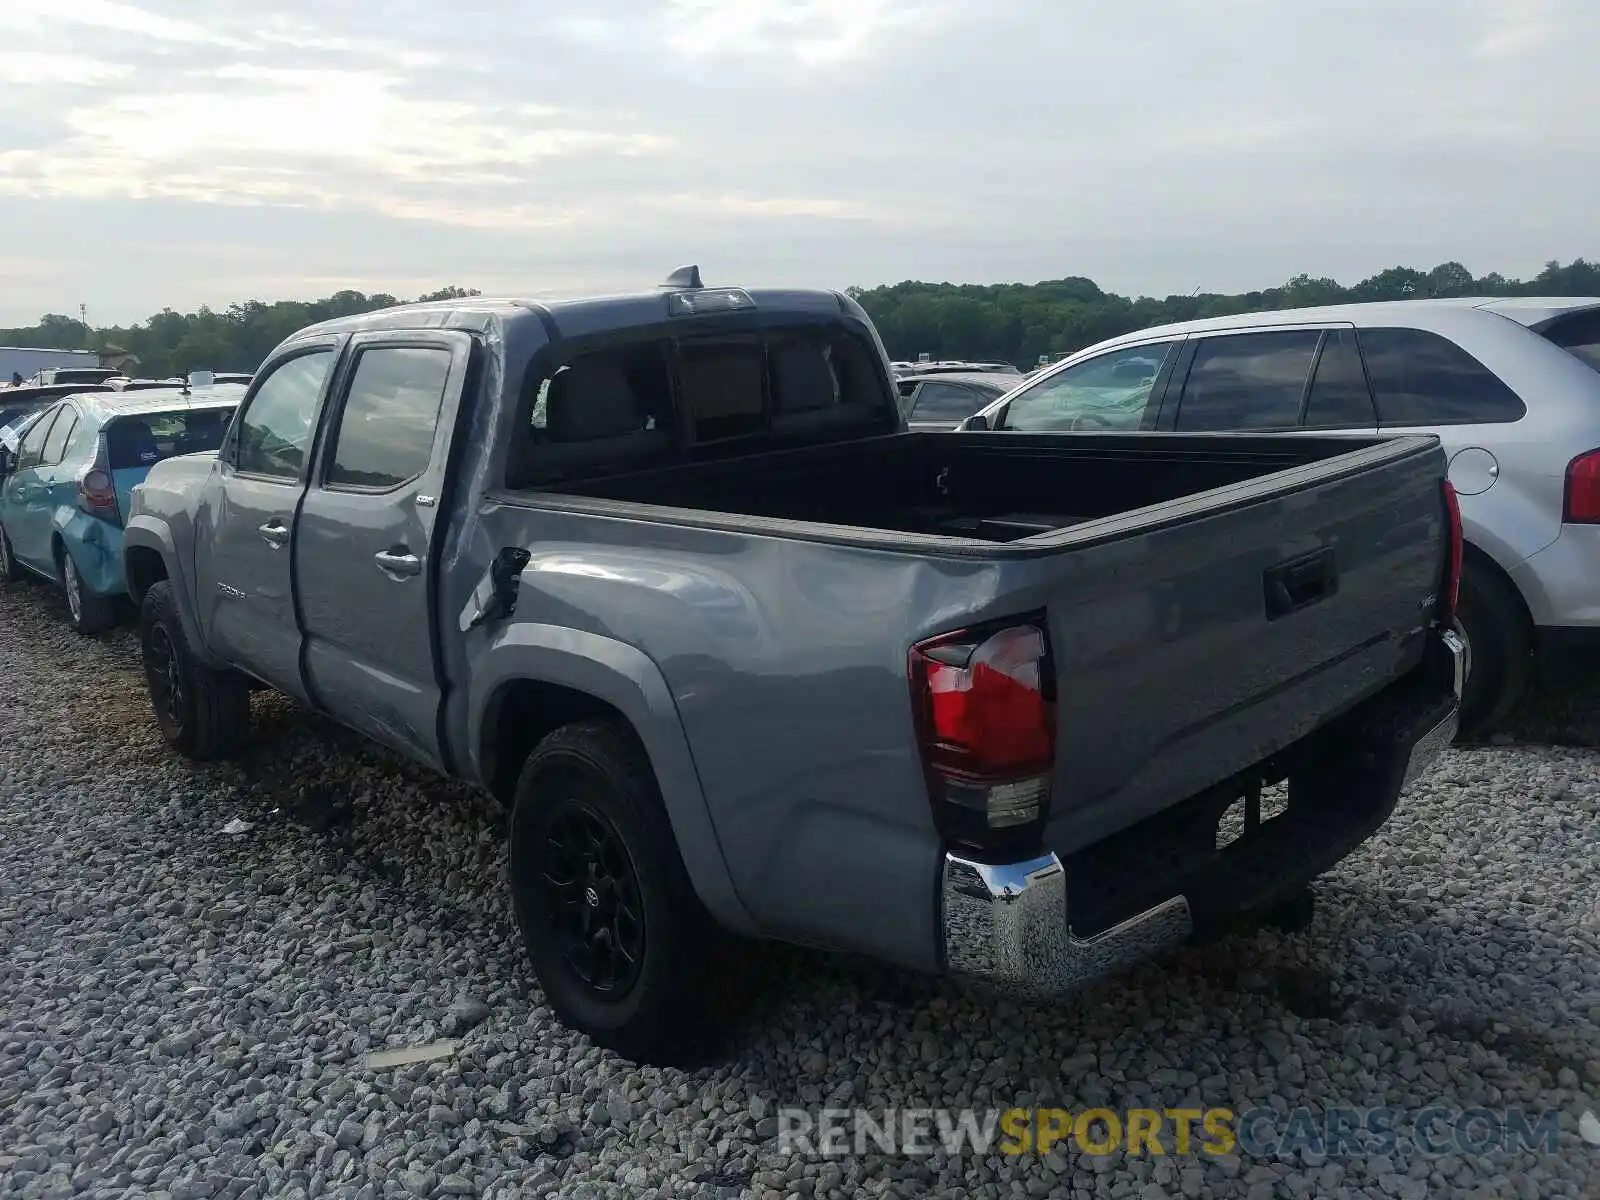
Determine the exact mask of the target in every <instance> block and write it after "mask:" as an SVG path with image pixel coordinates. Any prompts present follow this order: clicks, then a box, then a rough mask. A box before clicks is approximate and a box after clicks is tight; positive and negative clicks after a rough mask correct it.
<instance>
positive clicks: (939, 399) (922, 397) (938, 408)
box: [911, 383, 998, 421]
mask: <svg viewBox="0 0 1600 1200" xmlns="http://www.w3.org/2000/svg"><path fill="white" fill-rule="evenodd" d="M997 394H998V393H995V392H987V393H986V392H979V391H976V390H974V389H972V388H967V387H961V386H960V385H959V384H954V383H925V384H923V385H922V390H921V391H920V392H918V393H917V406H916V408H915V409H913V410H912V412H911V416H912V419H913V420H917V421H962V420H965V419H966V418H967V417H970V416H971V415H972V414H973V413H975V412H977V411H978V410H979V409H980V408H982V407H983V406H984V405H985V404H987V403H988V402H989V401H990V400H993V399H994V398H995V396H996V395H997Z"/></svg>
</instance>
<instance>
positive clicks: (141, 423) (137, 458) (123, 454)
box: [105, 408, 233, 471]
mask: <svg viewBox="0 0 1600 1200" xmlns="http://www.w3.org/2000/svg"><path fill="white" fill-rule="evenodd" d="M232 417H233V410H232V409H231V408H201V409H192V410H188V411H181V412H154V413H140V414H138V415H137V416H130V417H118V418H117V419H116V420H115V421H112V422H111V423H109V424H108V425H107V426H106V428H105V435H106V454H107V456H108V457H109V459H110V461H111V469H112V470H113V471H126V470H130V469H132V468H135V467H151V466H154V465H155V464H156V463H158V462H161V461H162V460H163V459H167V458H173V457H175V456H177V455H179V454H200V453H204V452H206V451H214V450H216V449H217V447H218V446H220V445H222V439H223V437H224V436H225V435H226V434H227V432H228V422H229V421H230V420H231V419H232Z"/></svg>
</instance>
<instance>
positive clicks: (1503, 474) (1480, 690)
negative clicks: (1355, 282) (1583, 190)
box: [961, 298, 1600, 735]
mask: <svg viewBox="0 0 1600 1200" xmlns="http://www.w3.org/2000/svg"><path fill="white" fill-rule="evenodd" d="M961 428H962V429H963V430H968V431H972V430H983V429H994V430H1007V429H1015V430H1114V431H1122V432H1126V431H1133V430H1178V431H1193V430H1218V431H1220V430H1251V431H1255V430H1259V431H1263V432H1265V431H1269V430H1303V431H1305V432H1307V433H1311V432H1316V433H1321V434H1326V433H1339V432H1344V431H1349V432H1358V433H1376V432H1378V431H1379V430H1383V431H1391V430H1392V431H1394V432H1424V433H1434V434H1437V435H1438V436H1439V438H1440V440H1441V442H1442V443H1443V444H1444V449H1445V452H1446V453H1447V454H1448V455H1449V456H1450V482H1451V483H1452V485H1454V487H1455V489H1456V493H1457V494H1458V495H1459V496H1460V500H1461V514H1462V521H1463V524H1464V526H1465V532H1466V540H1467V551H1466V566H1465V571H1464V577H1463V584H1462V596H1461V609H1460V619H1461V622H1462V625H1463V626H1464V630H1465V633H1466V635H1467V640H1468V641H1469V643H1470V644H1471V649H1472V669H1471V676H1470V678H1469V680H1468V683H1467V695H1466V696H1465V697H1464V699H1463V706H1462V724H1463V732H1464V733H1466V734H1469V735H1471V734H1482V733H1484V732H1486V731H1487V730H1488V729H1490V728H1491V727H1492V726H1493V725H1494V723H1495V722H1496V721H1498V720H1499V719H1500V718H1501V717H1503V716H1504V715H1505V714H1506V712H1507V711H1509V709H1510V708H1511V706H1512V704H1513V703H1514V702H1515V701H1516V699H1517V696H1518V695H1519V694H1520V692H1521V690H1522V687H1523V684H1524V683H1525V682H1526V680H1527V678H1528V674H1529V670H1530V668H1531V666H1532V664H1533V662H1534V660H1535V657H1536V655H1537V656H1538V657H1539V658H1542V659H1545V660H1546V661H1549V662H1551V663H1553V664H1556V663H1559V662H1561V661H1563V660H1565V659H1566V658H1567V647H1569V646H1575V645H1578V644H1586V645H1593V646H1600V298H1582V299H1574V298H1552V299H1536V298H1517V299H1487V300H1485V299H1462V300H1408V301H1398V302H1392V303H1378V304H1348V305H1339V306H1336V307H1329V308H1303V309H1292V310H1286V311H1280V312H1264V313H1247V314H1241V315H1238V316H1232V317H1218V318H1214V319H1211V320H1203V321H1188V322H1185V323H1183V324H1178V325H1163V326H1159V327H1156V328H1153V329H1144V330H1140V331H1139V332H1138V333H1131V334H1127V335H1125V336H1123V337H1119V338H1113V339H1112V340H1110V341H1106V342H1101V343H1100V344H1098V345H1095V346H1091V347H1089V348H1088V349H1087V350H1082V351H1079V352H1078V353H1077V354H1074V355H1072V356H1070V357H1069V358H1067V359H1065V360H1063V361H1062V362H1061V363H1059V364H1057V365H1056V366H1054V367H1052V368H1050V369H1049V370H1047V371H1043V372H1041V373H1040V374H1038V375H1035V376H1032V377H1031V378H1029V380H1028V381H1027V382H1026V383H1025V384H1023V385H1022V386H1021V387H1018V388H1016V389H1015V390H1013V391H1011V392H1009V393H1007V394H1006V395H1005V396H1002V397H1001V398H1000V399H999V400H997V401H995V402H994V403H993V404H991V405H989V406H988V407H987V408H985V409H983V410H982V411H981V412H979V413H977V414H975V415H974V416H973V417H970V418H968V419H967V420H966V421H965V422H963V423H962V426H961Z"/></svg>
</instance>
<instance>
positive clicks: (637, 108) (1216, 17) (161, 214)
mask: <svg viewBox="0 0 1600 1200" xmlns="http://www.w3.org/2000/svg"><path fill="white" fill-rule="evenodd" d="M0 45H3V46H4V47H5V50H4V51H0V325H13V324H22V323H29V322H32V321H33V320H35V319H37V317H38V316H39V314H40V313H42V312H45V311H54V312H67V313H74V314H75V313H76V309H77V306H78V304H80V303H84V304H87V305H88V307H89V318H90V321H91V322H93V323H100V324H111V323H124V322H128V321H132V320H136V319H142V318H143V317H145V316H147V315H148V314H150V313H151V312H153V311H155V310H157V309H159V308H161V307H162V306H168V305H169V306H171V307H174V308H178V309H182V310H189V309H192V308H194V307H196V306H198V305H200V304H202V303H210V304H212V305H214V306H221V305H225V304H227V303H229V302H231V301H234V300H238V299H247V298H252V297H254V298H260V299H264V300H276V299H282V298H286V297H313V296H321V295H325V294H327V293H329V292H331V291H334V290H336V289H338V288H341V287H355V288H359V289H361V290H363V291H389V292H393V293H396V294H398V295H401V296H410V295H414V294H416V293H418V292H421V291H424V290H427V289H431V288H434V287H438V286H442V285H443V284H446V283H458V284H461V285H463V286H469V287H478V288H481V289H483V290H484V291H486V292H492V291H505V292H516V293H520V294H524V295H539V294H548V293H554V292H560V291H563V290H569V289H582V290H585V291H588V290H593V289H605V288H617V287H632V286H636V285H646V286H648V285H652V284H654V283H656V282H657V281H658V280H659V279H660V278H661V277H662V276H664V275H665V274H666V272H667V271H668V270H670V269H671V268H672V267H674V266H676V265H678V264H680V263H683V262H690V261H693V262H698V263H700V264H701V266H702V268H703V270H704V272H705V275H706V277H707V280H708V282H712V281H715V282H743V283H772V284H818V285H828V286H845V285H849V284H863V285H869V286H870V285H872V284H876V283H883V282H893V281H896V280H901V279H930V280H941V279H948V280H954V281H961V282H986V283H987V282H996V281H1001V280H1022V281H1026V282H1033V281H1035V280H1038V279H1048V278H1058V277H1060V276H1063V275H1088V276H1090V277H1091V278H1093V279H1095V280H1096V281H1097V282H1099V283H1100V284H1101V285H1102V286H1104V287H1107V288H1110V289H1113V290H1116V291H1122V292H1129V293H1148V294H1154V295H1165V294H1167V293H1169V292H1187V291H1190V290H1192V289H1193V288H1195V287H1196V286H1199V287H1202V288H1203V289H1205V290H1208V291H1213V290H1214V291H1238V290H1246V289H1249V288H1258V287H1266V286H1271V285H1273V284H1275V283H1280V282H1282V281H1284V280H1285V279H1287V278H1288V277H1289V276H1291V275H1294V274H1296V273H1298V272H1301V271H1306V272H1309V273H1311V274H1313V275H1324V274H1327V275H1333V276H1336V277H1337V278H1339V279H1341V280H1343V281H1344V282H1347V283H1348V282H1354V281H1355V280H1356V279H1358V278H1360V277H1362V276H1364V275H1368V274H1371V273H1372V272H1374V271H1376V270H1379V269H1382V268H1383V267H1386V266H1392V265H1395V264H1397V263H1404V264H1406V265H1415V266H1419V267H1424V268H1426V267H1429V266H1432V265H1433V264H1435V263H1437V262H1440V261H1444V260H1448V259H1459V260H1460V261H1462V262H1464V263H1465V264H1466V265H1467V266H1468V267H1469V268H1471V269H1472V270H1473V271H1474V272H1476V273H1479V274H1482V273H1484V272H1487V271H1490V270H1498V271H1502V272H1504V273H1506V274H1515V275H1523V274H1529V273H1532V272H1535V271H1537V270H1538V268H1539V267H1540V265H1542V263H1543V262H1544V261H1545V260H1546V259H1550V258H1558V257H1559V258H1562V259H1570V258H1572V257H1575V256H1578V255H1585V256H1588V257H1591V258H1592V257H1600V225H1597V223H1596V215H1595V214H1596V204H1597V201H1600V137H1596V135H1595V114H1596V112H1597V111H1600V71H1596V69H1595V53H1596V49H1597V48H1600V4H1597V3H1595V0H1376V2H1372V3H1355V2H1343V3H1337V2H1334V0H1295V2H1291V0H1117V2H1115V3H1113V2H1110V0H1105V2H1102V0H985V2H982V3H980V2H978V0H966V2H961V3H957V2H942V0H787V2H785V0H649V2H648V3H637V2H635V0H606V2H604V3H599V2H595V0H590V2H589V3H569V2H568V0H522V2H514V0H457V2H456V3H455V4H453V5H444V4H440V3H438V2H437V0H363V2H360V3H350V2H347V0H317V2H316V3H313V2H312V0H249V2H248V3H246V0H0Z"/></svg>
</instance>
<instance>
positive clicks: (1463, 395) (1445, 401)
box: [1360, 329, 1528, 426]
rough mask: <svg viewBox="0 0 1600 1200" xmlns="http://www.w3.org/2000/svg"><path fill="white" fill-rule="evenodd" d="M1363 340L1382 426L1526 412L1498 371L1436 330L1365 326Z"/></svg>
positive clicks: (1495, 418)
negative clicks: (1366, 327)
mask: <svg viewBox="0 0 1600 1200" xmlns="http://www.w3.org/2000/svg"><path fill="white" fill-rule="evenodd" d="M1360 340H1361V353H1362V356H1363V357H1364V358H1365V359H1366V360H1367V375H1368V376H1369V377H1370V378H1371V380H1372V396H1373V399H1374V400H1376V401H1377V403H1378V424H1380V425H1388V426H1393V425H1477V424H1482V423H1490V422H1501V421H1520V420H1521V419H1522V417H1523V414H1524V413H1526V412H1527V411H1528V410H1527V409H1526V408H1525V407H1524V406H1523V403H1522V401H1521V399H1519V398H1518V396H1517V394H1516V393H1515V392H1513V391H1512V390H1511V389H1510V388H1509V387H1507V386H1506V385H1505V384H1504V383H1502V382H1501V381H1500V379H1499V378H1498V377H1497V376H1496V375H1495V374H1494V372H1492V371H1490V370H1489V368H1488V367H1486V366H1484V365H1483V364H1482V363H1481V362H1479V361H1478V360H1477V359H1475V358H1473V357H1472V355H1470V354H1468V353H1467V352H1466V351H1465V350H1463V349H1462V348H1461V347H1460V346H1458V345H1456V344H1455V343H1454V342H1452V341H1450V340H1449V339H1448V338H1444V337H1440V336H1439V335H1438V334H1437V333H1429V332H1428V331H1427V330H1425V329H1363V330H1362V331H1361V334H1360Z"/></svg>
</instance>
